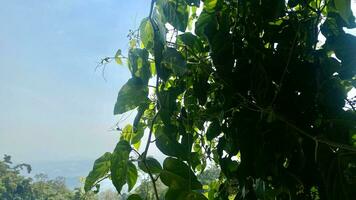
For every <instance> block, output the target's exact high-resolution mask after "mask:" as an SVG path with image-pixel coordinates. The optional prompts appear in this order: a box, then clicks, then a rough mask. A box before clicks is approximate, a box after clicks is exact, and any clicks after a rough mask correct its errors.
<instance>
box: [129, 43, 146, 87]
mask: <svg viewBox="0 0 356 200" xmlns="http://www.w3.org/2000/svg"><path fill="white" fill-rule="evenodd" d="M148 54H149V53H148V51H147V50H146V49H139V48H133V49H130V51H129V59H128V61H129V62H128V67H129V69H130V71H131V75H132V77H137V78H140V79H141V80H142V81H143V82H144V83H145V84H147V83H148V80H149V79H150V78H151V71H150V62H149V61H148Z"/></svg>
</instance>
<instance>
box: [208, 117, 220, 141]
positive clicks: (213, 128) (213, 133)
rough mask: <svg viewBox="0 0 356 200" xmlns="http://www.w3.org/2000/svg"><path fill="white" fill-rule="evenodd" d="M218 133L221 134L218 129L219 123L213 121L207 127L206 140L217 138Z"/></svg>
mask: <svg viewBox="0 0 356 200" xmlns="http://www.w3.org/2000/svg"><path fill="white" fill-rule="evenodd" d="M220 133H221V128H220V124H219V121H217V120H216V121H213V122H211V124H210V125H209V128H208V130H207V131H206V139H207V140H209V141H210V140H212V139H214V138H215V137H217V136H218V135H219V134H220Z"/></svg>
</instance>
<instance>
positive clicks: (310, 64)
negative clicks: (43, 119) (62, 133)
mask: <svg viewBox="0 0 356 200" xmlns="http://www.w3.org/2000/svg"><path fill="white" fill-rule="evenodd" d="M350 4H351V2H350V0H289V1H285V0H203V1H200V0H156V1H154V0H153V1H152V4H151V9H150V12H149V13H148V15H147V18H145V19H143V20H142V22H141V25H140V27H139V29H138V30H137V31H131V32H130V34H129V40H130V41H129V43H130V49H129V52H128V56H123V55H121V50H119V51H118V52H117V53H116V55H115V56H114V57H113V58H108V59H115V60H116V62H117V63H118V64H122V60H123V59H124V60H127V65H128V68H129V70H130V72H131V76H132V77H131V78H130V79H129V80H128V81H127V83H126V84H125V85H124V86H123V87H122V88H121V89H120V90H119V92H118V97H117V102H116V104H115V106H114V114H115V115H121V114H123V113H125V112H128V111H130V110H133V109H136V110H137V114H136V117H135V119H134V120H133V123H132V124H131V125H127V126H126V127H124V128H123V129H120V131H121V138H120V141H119V142H118V144H117V146H116V148H115V150H114V151H113V152H112V153H109V152H107V153H105V154H104V155H103V156H102V157H100V158H99V159H98V160H96V161H95V163H94V166H93V170H92V171H91V172H90V173H89V175H88V177H87V179H86V184H85V189H86V191H89V190H91V188H93V187H94V186H95V185H96V184H99V183H100V181H101V180H102V179H103V178H111V180H112V182H113V184H114V186H115V188H116V189H117V191H118V192H121V190H122V188H123V186H124V185H127V187H128V189H129V190H132V188H134V185H135V183H136V181H137V167H139V168H140V169H142V170H143V171H144V172H146V173H147V174H148V175H149V177H150V180H151V183H152V185H153V188H154V191H155V197H156V199H157V200H158V199H166V200H179V199H182V200H183V199H191V200H206V199H209V200H219V199H221V200H225V199H235V200H242V199H314V200H316V199H335V200H336V199H354V197H355V196H356V123H355V122H356V113H355V112H356V111H355V98H350V97H348V96H347V93H348V92H349V91H350V90H351V89H352V88H354V87H355V84H356V76H355V72H356V37H355V36H353V35H350V34H348V33H346V32H345V29H348V28H355V27H356V23H355V17H354V16H353V13H352V11H351V8H350V6H351V5H350ZM323 38H324V39H323ZM324 40H325V41H324ZM152 83H154V84H152ZM144 134H147V136H148V137H147V138H148V139H147V141H141V140H142V137H143V135H144ZM151 143H155V145H156V146H157V147H158V149H159V150H160V151H161V152H162V153H163V154H165V155H166V156H167V158H166V159H165V160H164V162H163V165H161V163H160V162H158V161H157V160H156V159H155V158H154V157H150V156H147V152H148V149H149V147H150V145H151ZM140 144H143V145H145V146H144V147H145V148H144V150H143V151H141V152H140V150H139V146H140ZM209 163H215V164H216V165H218V166H219V168H220V169H221V172H220V174H219V176H218V177H217V178H216V180H214V181H212V182H210V183H204V185H203V184H202V183H201V181H199V179H198V178H197V175H198V174H200V173H202V172H203V171H204V169H205V168H206V166H207V164H209ZM158 179H160V181H161V182H162V183H163V184H165V185H166V186H167V187H168V190H167V192H166V193H165V195H164V196H159V195H158V192H157V189H156V184H155V183H156V181H157V180H158ZM128 199H131V200H133V199H135V200H136V199H137V200H139V199H143V198H142V197H140V196H139V195H137V194H132V195H131V196H129V198H128Z"/></svg>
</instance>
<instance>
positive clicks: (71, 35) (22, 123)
mask: <svg viewBox="0 0 356 200" xmlns="http://www.w3.org/2000/svg"><path fill="white" fill-rule="evenodd" d="M149 3H150V1H148V0H135V1H124V0H104V1H103V0H85V1H84V0H11V1H2V3H1V7H0V24H1V28H0V69H1V72H0V156H1V155H2V154H5V153H6V154H10V155H12V156H13V158H14V159H15V160H16V161H24V162H29V163H31V162H33V161H41V160H42V161H43V160H57V161H58V160H78V159H94V158H96V157H98V156H99V155H100V154H102V153H103V152H105V151H111V150H112V149H113V148H114V146H115V144H116V142H117V138H118V134H117V133H116V132H110V131H108V130H109V129H110V127H112V126H113V125H114V124H115V122H116V121H117V117H115V116H113V115H112V109H113V105H114V103H115V100H116V97H117V92H118V90H119V88H120V87H121V86H122V84H124V83H125V82H126V81H127V79H128V78H129V72H128V69H127V68H126V67H123V66H118V65H116V64H110V65H108V66H107V67H106V69H107V70H106V78H107V82H106V81H105V80H104V79H103V78H102V76H101V73H100V72H94V68H95V66H96V63H97V62H98V61H99V60H100V58H102V57H105V56H111V55H113V54H115V52H116V50H117V49H118V48H121V49H127V47H128V45H127V42H128V39H127V38H126V36H127V33H128V30H129V29H134V28H137V27H138V25H139V23H140V19H142V18H143V17H145V16H147V15H148V10H149Z"/></svg>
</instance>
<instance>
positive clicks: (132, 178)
mask: <svg viewBox="0 0 356 200" xmlns="http://www.w3.org/2000/svg"><path fill="white" fill-rule="evenodd" d="M136 181H137V169H136V166H135V165H134V164H133V163H132V162H131V161H128V163H127V185H128V189H129V192H130V191H131V190H132V188H133V187H134V186H135V184H136Z"/></svg>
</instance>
